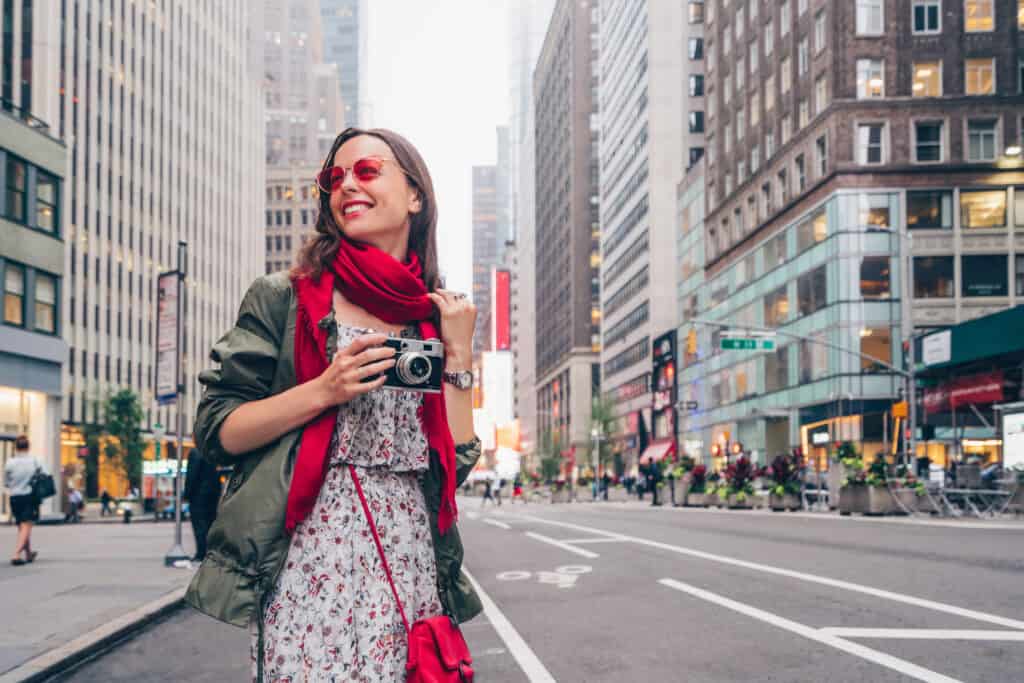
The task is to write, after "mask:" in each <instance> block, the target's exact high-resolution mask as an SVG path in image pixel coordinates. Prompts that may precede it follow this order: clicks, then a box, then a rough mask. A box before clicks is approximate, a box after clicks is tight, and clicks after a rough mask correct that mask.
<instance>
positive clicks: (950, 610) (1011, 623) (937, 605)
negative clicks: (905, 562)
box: [520, 515, 1024, 631]
mask: <svg viewBox="0 0 1024 683" xmlns="http://www.w3.org/2000/svg"><path fill="white" fill-rule="evenodd" d="M520 519H526V520H531V521H535V522H538V523H541V524H550V525H553V526H559V527H562V528H564V529H573V530H575V531H581V532H584V533H588V534H598V535H604V536H608V537H615V538H623V539H626V540H630V541H632V542H634V543H636V544H638V545H646V546H648V547H651V548H659V549H661V550H668V551H669V552H674V553H679V554H680V555H689V556H690V557H697V558H700V559H702V560H709V561H711V562H718V563H721V564H728V565H732V566H734V567H743V568H744V569H752V570H754V571H759V572H764V573H766V574H774V575H776V576H785V577H787V578H790V579H798V580H800V581H807V582H810V583H817V584H821V585H823V586H830V587H832V588H840V589H842V590H848V591H851V592H854V593H863V594H865V595H871V596H874V597H876V598H882V599H884V600H892V601H893V602H900V603H903V604H905V605H913V606H914V607H921V608H923V609H930V610H933V611H936V612H943V613H945V614H954V615H956V616H958V617H964V618H965V619H973V620H975V621H983V622H986V623H989V624H995V625H997V626H1005V627H1007V628H1012V629H1016V630H1018V631H1021V630H1024V621H1019V620H1017V619H1010V618H1008V617H1001V616H999V615H997V614H988V613H987V612H978V611H976V610H972V609H966V608H964V607H957V606H956V605H947V604H946V603H942V602H935V601H934V600H926V599H925V598H917V597H914V596H913V595H904V594H903V593H893V592H892V591H887V590H882V589H881V588H875V587H873V586H864V585H862V584H859V583H851V582H849V581H841V580H839V579H830V578H828V577H827V576H818V575H817V574H807V573H805V572H798V571H794V570H792V569H783V568H782V567H774V566H772V565H768V564H758V563H756V562H747V561H746V560H738V559H736V558H734V557H727V556H725V555H715V554H714V553H708V552H704V551H703V550H694V549H693V548H684V547H682V546H678V545H672V544H671V543H661V542H660V541H651V540H648V539H646V538H639V537H637V536H626V535H622V534H613V533H611V532H607V531H603V530H601V529H595V528H594V527H588V526H583V525H581V524H570V523H569V522H556V521H553V520H548V519H544V518H543V517H533V516H531V515H520Z"/></svg>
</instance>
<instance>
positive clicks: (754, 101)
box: [750, 90, 761, 126]
mask: <svg viewBox="0 0 1024 683" xmlns="http://www.w3.org/2000/svg"><path fill="white" fill-rule="evenodd" d="M759 123H761V96H760V95H759V94H758V93H757V91H756V90H755V91H754V92H752V93H751V94H750V125H751V126H756V125H757V124H759Z"/></svg>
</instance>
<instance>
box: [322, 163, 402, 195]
mask: <svg viewBox="0 0 1024 683" xmlns="http://www.w3.org/2000/svg"><path fill="white" fill-rule="evenodd" d="M385 161H391V162H393V163H395V164H397V163H398V162H397V161H395V160H394V159H387V158H385V157H364V158H362V159H357V160H356V162H355V163H354V164H352V175H354V176H355V178H356V180H358V181H359V182H361V183H366V182H370V181H372V180H376V179H377V178H379V177H380V175H381V170H382V169H383V168H384V162H385ZM403 173H404V170H403ZM347 174H348V169H346V168H344V167H342V166H331V167H330V168H325V169H324V170H322V171H320V173H319V174H318V175H317V177H316V184H317V187H319V188H320V191H321V192H325V193H327V194H330V193H331V192H334V191H335V190H337V189H338V188H340V187H341V184H342V183H344V182H345V176H346V175H347Z"/></svg>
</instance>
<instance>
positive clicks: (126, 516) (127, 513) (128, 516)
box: [124, 508, 132, 524]
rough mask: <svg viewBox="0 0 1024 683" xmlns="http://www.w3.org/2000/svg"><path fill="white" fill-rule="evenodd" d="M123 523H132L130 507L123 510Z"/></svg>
mask: <svg viewBox="0 0 1024 683" xmlns="http://www.w3.org/2000/svg"><path fill="white" fill-rule="evenodd" d="M124 523H125V524H131V523H132V509H131V508H125V511H124Z"/></svg>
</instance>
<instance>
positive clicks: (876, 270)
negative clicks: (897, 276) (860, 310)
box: [860, 256, 891, 299]
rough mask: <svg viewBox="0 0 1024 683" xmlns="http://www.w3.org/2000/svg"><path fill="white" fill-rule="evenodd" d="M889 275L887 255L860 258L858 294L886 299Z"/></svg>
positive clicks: (887, 296) (888, 291) (889, 294)
mask: <svg viewBox="0 0 1024 683" xmlns="http://www.w3.org/2000/svg"><path fill="white" fill-rule="evenodd" d="M889 276H890V269H889V257H888V256H865V257H864V258H862V259H861V260H860V295H861V296H862V297H863V298H865V299H888V298H889V297H890V296H891V293H890V285H889V280H890V277H889Z"/></svg>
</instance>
